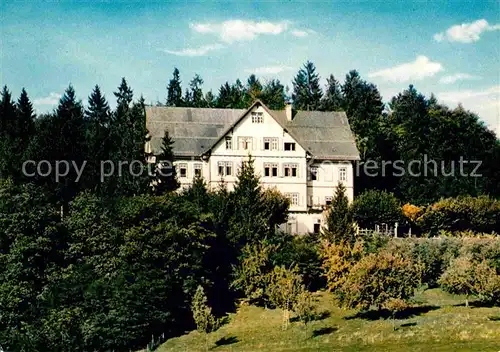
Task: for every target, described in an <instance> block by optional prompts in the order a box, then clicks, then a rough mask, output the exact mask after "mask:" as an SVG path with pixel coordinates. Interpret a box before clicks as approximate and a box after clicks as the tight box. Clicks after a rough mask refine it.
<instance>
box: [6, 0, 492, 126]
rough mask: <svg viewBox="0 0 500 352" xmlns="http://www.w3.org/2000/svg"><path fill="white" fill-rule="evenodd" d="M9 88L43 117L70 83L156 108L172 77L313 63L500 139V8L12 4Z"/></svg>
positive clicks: (284, 71) (213, 79)
mask: <svg viewBox="0 0 500 352" xmlns="http://www.w3.org/2000/svg"><path fill="white" fill-rule="evenodd" d="M0 6H1V21H0V22H1V24H0V25H1V39H2V43H1V53H0V64H1V66H0V69H1V70H0V77H1V78H0V80H1V84H2V85H3V84H7V85H8V87H9V88H10V89H11V90H12V91H13V92H14V95H16V96H17V95H18V94H19V92H20V90H21V88H22V87H25V88H26V89H27V91H28V93H29V95H30V97H31V98H32V100H33V101H34V102H35V103H36V104H35V107H36V108H37V110H38V111H39V112H43V111H49V110H51V109H52V108H54V106H55V104H56V103H57V99H58V97H59V96H60V95H61V94H62V93H63V92H64V89H65V88H66V87H67V86H68V84H69V83H71V84H73V86H74V87H75V89H76V91H77V94H78V95H79V97H80V98H81V99H82V100H83V101H84V102H85V101H86V97H87V96H88V94H89V93H90V91H91V90H92V87H93V86H94V85H95V84H99V85H100V86H101V88H102V89H103V91H104V92H105V94H106V96H107V98H108V99H109V100H110V103H111V105H114V97H113V94H112V92H113V91H114V90H116V87H117V86H118V84H119V83H120V80H121V77H123V76H124V77H126V78H127V81H128V82H129V83H130V85H131V86H132V88H133V89H134V92H135V93H136V94H137V95H139V94H141V93H142V94H143V95H144V97H145V98H146V101H147V102H148V103H150V102H156V101H157V100H160V101H164V100H165V96H166V88H165V86H166V84H167V83H168V80H169V79H170V78H171V75H172V70H173V68H174V66H176V67H178V68H179V70H180V72H181V79H182V80H183V83H184V87H186V86H187V83H188V81H189V80H190V79H191V78H192V77H193V76H194V74H195V73H199V74H200V75H201V76H202V78H203V79H204V81H205V84H204V90H205V91H206V90H208V89H212V90H214V92H215V91H217V89H218V87H219V86H220V85H221V84H223V83H224V82H225V81H226V80H229V81H230V82H233V81H234V80H235V79H236V78H237V77H239V78H240V79H241V80H242V81H245V80H246V78H247V77H248V75H249V74H250V73H252V72H254V73H256V74H257V75H258V76H259V77H260V78H261V79H262V80H264V81H265V80H266V79H270V78H279V79H280V80H281V81H282V82H283V83H284V84H285V85H289V86H290V88H291V87H292V84H291V81H292V77H293V76H294V75H295V74H296V72H297V70H298V69H299V68H300V66H301V65H302V64H303V63H304V62H305V61H306V60H311V61H313V62H314V63H315V64H316V66H317V69H318V72H319V74H320V75H321V77H322V83H324V81H325V78H326V77H327V76H328V75H329V74H331V73H332V74H334V75H335V76H336V77H337V78H338V79H340V80H341V81H343V79H344V77H345V74H346V73H347V72H348V71H349V70H351V69H357V70H358V71H359V72H360V74H361V76H362V77H363V78H364V79H367V80H369V81H371V82H373V83H375V84H376V85H377V86H378V88H379V89H380V91H381V93H382V95H383V97H384V99H389V98H390V97H391V96H392V95H394V94H396V93H397V92H399V91H401V90H402V89H404V88H406V87H407V86H408V85H409V84H414V85H415V87H416V88H417V89H418V90H419V91H421V92H423V93H424V94H427V95H428V94H430V93H431V92H434V93H435V94H436V95H437V96H438V98H439V99H440V100H441V101H443V102H444V103H447V104H449V105H450V106H456V104H458V103H459V102H461V103H463V105H464V107H465V108H467V109H470V110H473V111H475V112H477V113H478V114H479V115H480V117H481V118H482V119H483V120H484V121H485V122H486V123H487V124H488V125H489V126H490V127H491V128H492V129H496V128H500V117H499V116H500V2H499V1H498V0H497V1H485V0H483V1H474V2H473V1H458V0H455V1H448V2H443V1H435V2H433V1H418V2H408V1H397V2H396V1H372V2H367V1H363V2H347V1H342V2H338V1H303V2H297V1H288V2H278V1H274V2H273V1H265V2H246V1H233V2H224V3H223V2H209V1H204V2H201V1H199V2H195V1H182V2H180V1H178V2H174V1H169V2H147V1H144V2H134V1H115V2H97V1H73V2H70V1H59V2H56V1H49V2H43V1H39V2H36V3H35V2H33V3H32V2H28V1H10V0H4V1H3V2H2V3H1V4H0Z"/></svg>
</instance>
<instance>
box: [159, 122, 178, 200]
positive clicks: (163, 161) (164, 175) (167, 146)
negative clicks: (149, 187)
mask: <svg viewBox="0 0 500 352" xmlns="http://www.w3.org/2000/svg"><path fill="white" fill-rule="evenodd" d="M161 142H162V145H161V153H160V155H158V157H157V170H156V185H155V193H156V194H157V195H162V194H166V193H168V192H172V191H175V190H176V189H177V188H179V182H178V181H177V176H176V172H175V167H174V151H173V145H174V141H173V140H172V138H171V137H170V135H169V134H168V131H167V130H165V134H164V136H163V138H162V141H161Z"/></svg>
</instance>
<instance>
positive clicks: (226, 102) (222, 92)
mask: <svg viewBox="0 0 500 352" xmlns="http://www.w3.org/2000/svg"><path fill="white" fill-rule="evenodd" d="M231 104H232V101H231V86H230V85H229V82H226V83H225V84H223V85H221V86H220V88H219V95H218V97H217V107H218V108H222V109H229V108H231V107H232V106H231Z"/></svg>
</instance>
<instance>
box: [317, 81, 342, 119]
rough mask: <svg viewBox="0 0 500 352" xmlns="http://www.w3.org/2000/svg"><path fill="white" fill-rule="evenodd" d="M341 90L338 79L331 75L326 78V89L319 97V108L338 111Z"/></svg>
mask: <svg viewBox="0 0 500 352" xmlns="http://www.w3.org/2000/svg"><path fill="white" fill-rule="evenodd" d="M342 104H343V101H342V90H341V87H340V83H339V81H337V80H336V79H335V77H334V76H333V75H330V77H328V78H327V79H326V89H325V95H324V96H323V99H321V110H323V111H339V110H340V109H341V108H342Z"/></svg>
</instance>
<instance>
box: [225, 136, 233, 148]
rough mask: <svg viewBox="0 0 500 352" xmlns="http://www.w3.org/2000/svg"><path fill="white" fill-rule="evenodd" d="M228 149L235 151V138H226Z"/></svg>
mask: <svg viewBox="0 0 500 352" xmlns="http://www.w3.org/2000/svg"><path fill="white" fill-rule="evenodd" d="M226 149H228V150H231V149H233V137H226Z"/></svg>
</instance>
